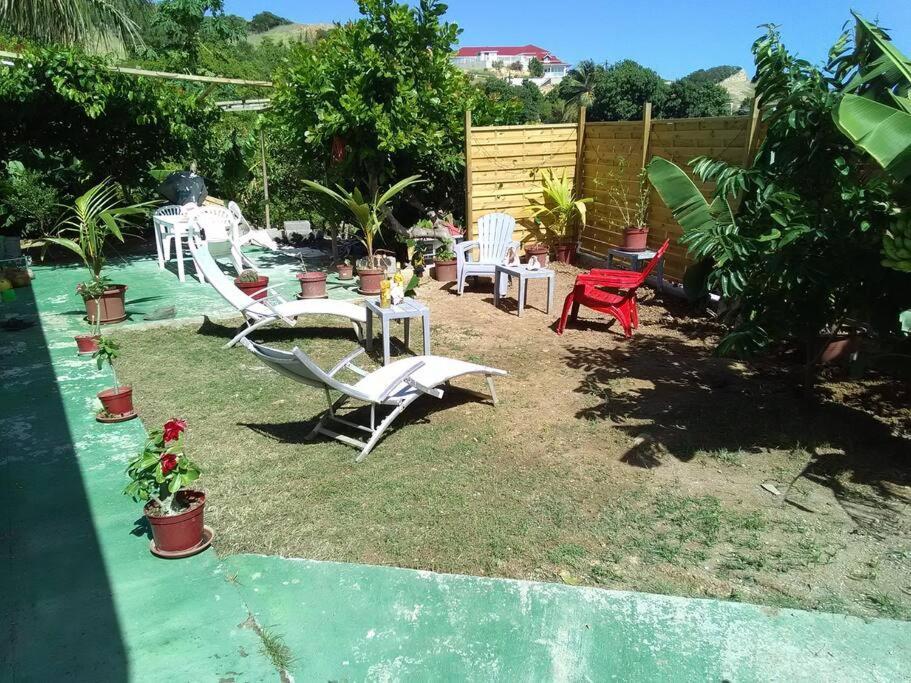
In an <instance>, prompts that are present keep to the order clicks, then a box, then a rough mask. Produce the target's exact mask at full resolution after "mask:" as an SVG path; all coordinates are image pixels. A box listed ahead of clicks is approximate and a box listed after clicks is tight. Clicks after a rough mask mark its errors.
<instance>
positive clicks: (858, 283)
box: [648, 27, 908, 388]
mask: <svg viewBox="0 0 911 683" xmlns="http://www.w3.org/2000/svg"><path fill="white" fill-rule="evenodd" d="M753 54H754V56H755V59H756V65H757V81H756V92H757V94H758V95H759V96H760V97H761V98H762V101H765V102H769V103H774V104H773V106H769V107H767V108H765V109H764V111H763V121H764V123H765V125H766V126H767V132H766V135H765V137H764V138H763V141H762V142H761V144H760V146H759V148H758V150H757V152H756V155H755V158H754V159H753V163H752V166H751V167H750V168H739V167H737V166H732V165H729V164H726V163H724V162H721V161H716V160H712V159H708V158H700V159H696V160H694V161H693V162H692V167H693V172H694V173H695V175H696V176H697V177H699V178H700V179H701V180H703V181H706V182H711V183H715V192H714V199H713V201H712V203H711V204H709V203H708V202H706V200H705V199H704V198H703V197H702V195H701V193H699V191H698V190H697V189H696V187H695V185H693V184H692V181H690V179H689V178H688V177H687V175H686V174H685V173H684V172H683V171H682V170H680V169H679V168H677V167H676V166H675V165H674V164H672V163H671V162H668V161H665V160H663V159H655V160H653V161H652V162H651V163H650V164H649V169H648V170H649V178H650V180H651V181H652V184H653V185H654V186H655V188H656V189H657V191H658V193H659V195H660V196H661V198H662V199H663V200H664V201H665V203H666V204H667V205H668V206H669V208H671V210H672V211H673V213H674V216H675V218H676V219H677V220H678V222H680V224H681V225H682V226H683V229H684V235H683V238H682V239H681V242H683V243H684V244H686V245H687V247H688V248H689V252H690V254H691V255H692V256H693V257H695V258H696V259H697V260H699V261H700V265H701V266H705V269H704V272H706V273H707V274H708V280H707V283H706V284H707V285H708V286H709V287H710V288H711V289H714V290H720V291H721V292H722V294H723V295H724V296H725V297H726V299H727V300H728V303H729V304H730V307H729V309H728V314H727V318H726V321H727V322H728V324H729V325H730V326H731V327H730V332H729V333H728V334H727V335H726V336H725V337H724V339H723V340H722V341H721V344H720V346H719V351H720V352H721V353H725V354H733V355H747V354H751V353H757V352H760V351H763V350H768V349H770V348H773V347H775V346H778V345H781V344H798V345H800V346H802V347H803V349H804V351H805V358H806V362H807V374H806V386H807V387H808V388H809V387H810V386H812V383H813V378H814V371H815V368H816V364H817V360H818V358H819V355H820V353H821V351H822V350H823V349H824V348H825V346H826V344H827V342H828V341H829V340H830V339H831V338H832V335H834V334H836V333H837V332H838V331H839V328H840V327H841V326H842V325H844V324H846V323H850V324H853V325H862V326H865V327H866V328H867V329H870V330H873V331H878V332H880V333H882V334H890V333H893V332H895V331H896V330H897V320H898V311H900V310H901V308H902V302H903V301H904V303H905V306H907V301H908V294H907V291H902V288H901V287H900V285H899V283H900V278H901V277H902V275H901V274H899V273H898V272H895V271H890V270H889V269H887V268H883V267H882V266H881V265H880V258H881V257H880V254H879V250H880V244H881V239H882V235H883V233H884V231H885V230H886V229H887V227H888V225H889V221H890V214H891V212H892V210H893V208H894V206H895V196H894V194H893V187H892V186H891V185H890V183H889V182H888V181H887V179H885V178H884V177H882V176H877V175H876V174H871V173H870V171H869V168H868V166H867V165H866V164H865V163H864V157H863V155H862V153H861V152H860V151H859V150H858V149H856V148H855V147H853V146H852V145H850V144H846V140H845V138H844V137H843V136H842V134H841V132H840V131H839V130H838V128H837V127H836V126H835V123H834V121H833V117H832V114H833V112H834V111H835V109H836V107H837V105H838V102H839V99H840V94H839V92H838V87H840V86H841V83H840V82H839V81H838V79H837V78H836V76H837V74H833V73H831V72H822V71H820V70H819V69H817V68H815V67H813V66H812V65H810V64H809V63H808V62H806V61H804V60H801V59H798V58H796V57H795V56H793V55H792V54H791V53H789V52H788V51H787V49H786V48H785V46H784V45H783V44H782V43H781V40H780V36H779V34H778V31H777V30H776V29H775V28H774V27H768V29H767V33H766V35H765V36H763V37H761V38H760V39H759V40H757V41H756V42H755V43H754V45H753ZM832 84H834V85H836V86H837V87H836V88H833V87H831V86H832ZM735 199H739V200H740V201H739V208H737V210H736V213H735V211H734V210H733V207H735V206H738V205H737V204H736V203H735V201H734V200H735ZM693 284H694V283H693V282H692V280H690V286H691V288H692V286H693Z"/></svg>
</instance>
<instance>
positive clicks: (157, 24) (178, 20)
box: [148, 0, 246, 71]
mask: <svg viewBox="0 0 911 683" xmlns="http://www.w3.org/2000/svg"><path fill="white" fill-rule="evenodd" d="M245 35H246V25H245V24H244V25H241V24H239V23H238V22H237V21H236V18H235V17H232V16H229V15H225V13H224V0H161V2H159V3H158V4H157V5H156V6H155V13H154V14H153V16H152V21H151V26H150V40H149V41H148V42H149V44H150V46H151V47H152V48H153V49H156V50H158V51H160V52H164V53H165V54H166V55H167V56H168V59H169V61H170V62H171V64H179V65H181V66H183V67H184V68H186V69H188V70H190V71H194V70H196V69H197V68H198V65H199V61H200V51H201V50H203V49H204V47H211V46H212V45H213V44H214V45H221V46H223V45H232V44H235V43H238V42H239V41H241V40H242V39H243V38H244V36H245Z"/></svg>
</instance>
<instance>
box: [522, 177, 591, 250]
mask: <svg viewBox="0 0 911 683" xmlns="http://www.w3.org/2000/svg"><path fill="white" fill-rule="evenodd" d="M541 193H542V195H543V199H537V198H533V199H532V203H531V205H530V206H529V207H528V208H529V209H530V210H531V214H532V218H534V220H535V222H536V223H538V224H539V225H541V226H542V227H543V228H544V230H545V231H546V233H547V235H548V241H549V242H551V243H552V244H553V245H554V250H555V252H556V258H557V261H559V262H561V263H569V262H570V260H571V259H570V254H571V252H572V249H573V247H574V246H575V242H574V240H571V239H569V238H568V233H569V226H570V223H572V221H573V219H574V218H576V216H578V217H579V220H580V221H581V222H582V224H583V225H585V205H586V204H590V203H591V202H592V198H591V197H585V198H582V199H576V197H575V195H574V194H573V188H572V183H571V182H570V181H569V180H568V179H567V178H566V171H563V175H562V176H561V177H559V178H558V177H557V175H556V174H555V173H554V172H553V170H551V169H545V170H544V171H541ZM534 246H540V245H534ZM543 251H544V253H543V254H542V253H541V252H540V251H538V252H537V253H534V251H533V249H532V245H529V246H526V247H525V253H526V254H531V253H534V255H536V256H538V260H539V261H540V262H541V265H542V266H543V265H547V248H546V247H544V250H543ZM542 256H543V260H542Z"/></svg>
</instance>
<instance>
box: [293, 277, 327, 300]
mask: <svg viewBox="0 0 911 683" xmlns="http://www.w3.org/2000/svg"><path fill="white" fill-rule="evenodd" d="M297 281H298V282H300V285H301V293H300V298H301V299H325V298H326V274H325V273H321V272H320V271H313V272H309V273H298V274H297Z"/></svg>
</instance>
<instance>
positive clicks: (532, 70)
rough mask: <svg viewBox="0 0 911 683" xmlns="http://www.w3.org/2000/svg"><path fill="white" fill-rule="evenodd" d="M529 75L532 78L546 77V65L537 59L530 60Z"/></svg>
mask: <svg viewBox="0 0 911 683" xmlns="http://www.w3.org/2000/svg"><path fill="white" fill-rule="evenodd" d="M528 74H529V76H531V77H532V78H541V77H543V76H544V65H543V64H542V63H541V60H540V59H538V58H537V57H532V58H531V59H530V60H528Z"/></svg>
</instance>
